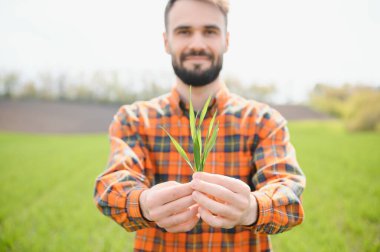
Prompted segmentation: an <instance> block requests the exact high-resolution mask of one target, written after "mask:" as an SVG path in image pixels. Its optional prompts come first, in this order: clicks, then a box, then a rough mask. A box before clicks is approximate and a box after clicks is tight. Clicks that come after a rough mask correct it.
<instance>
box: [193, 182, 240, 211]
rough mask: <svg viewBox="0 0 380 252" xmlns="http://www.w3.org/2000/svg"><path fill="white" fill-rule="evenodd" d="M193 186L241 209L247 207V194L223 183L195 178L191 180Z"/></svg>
mask: <svg viewBox="0 0 380 252" xmlns="http://www.w3.org/2000/svg"><path fill="white" fill-rule="evenodd" d="M191 186H192V188H193V189H194V190H196V191H199V192H203V193H206V194H209V195H212V196H214V197H215V198H217V199H220V200H222V201H224V202H227V203H229V204H232V205H234V206H236V207H238V208H239V209H245V208H246V207H247V204H246V197H245V195H239V194H237V193H234V192H232V191H230V190H228V189H227V188H225V187H223V186H221V185H218V184H213V183H209V182H207V181H204V180H200V179H194V180H193V181H192V182H191Z"/></svg>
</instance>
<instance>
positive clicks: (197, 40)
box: [164, 0, 229, 86]
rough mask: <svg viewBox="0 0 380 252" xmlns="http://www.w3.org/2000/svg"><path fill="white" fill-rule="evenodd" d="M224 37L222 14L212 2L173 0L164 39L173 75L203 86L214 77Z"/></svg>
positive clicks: (188, 83)
mask: <svg viewBox="0 0 380 252" xmlns="http://www.w3.org/2000/svg"><path fill="white" fill-rule="evenodd" d="M228 36H229V35H228V33H227V31H226V20H225V17H224V14H223V13H222V11H221V10H220V9H219V8H218V7H217V6H215V5H214V4H212V3H209V2H206V1H200V0H179V1H177V2H175V4H174V6H173V7H172V9H171V10H170V12H169V13H168V22H167V27H166V33H164V39H165V48H166V52H167V53H169V54H170V55H171V57H172V65H173V69H174V72H175V73H176V75H177V77H178V78H179V79H180V80H181V81H182V82H183V83H185V84H187V85H192V86H204V85H207V84H209V83H211V82H213V81H214V80H215V79H216V78H218V76H219V73H220V70H221V69H222V65H223V54H224V53H225V52H226V51H227V48H228Z"/></svg>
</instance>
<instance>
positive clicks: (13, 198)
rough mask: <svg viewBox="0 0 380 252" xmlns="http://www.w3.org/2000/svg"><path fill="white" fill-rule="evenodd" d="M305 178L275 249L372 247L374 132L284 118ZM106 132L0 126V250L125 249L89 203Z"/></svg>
mask: <svg viewBox="0 0 380 252" xmlns="http://www.w3.org/2000/svg"><path fill="white" fill-rule="evenodd" d="M290 130H291V134H292V142H293V143H294V145H295V146H296V149H297V154H298V160H299V162H300V164H301V166H302V167H303V170H304V172H305V174H306V176H307V188H306V191H305V193H304V195H303V197H304V198H303V201H304V207H305V211H306V219H305V222H304V223H303V224H302V225H301V226H299V227H297V228H295V229H293V230H291V231H289V232H287V233H284V234H280V235H274V236H272V241H273V244H274V249H275V251H318V252H319V251H380V216H379V215H380V183H379V178H380V148H379V146H380V134H379V133H355V134H349V133H346V132H345V131H344V130H343V127H342V125H341V124H340V123H338V122H297V123H291V124H290ZM108 148H109V147H108V139H107V136H106V135H86V136H83V135H67V136H39V135H28V134H14V133H5V132H3V133H1V134H0V160H1V165H0V172H1V183H0V191H1V192H2V193H1V196H0V251H131V248H132V246H133V233H126V232H125V231H123V229H122V228H120V227H119V226H118V225H116V224H115V223H114V222H112V221H110V220H109V219H107V218H106V217H103V216H102V215H101V214H100V212H98V210H97V209H96V208H95V205H94V203H93V201H92V194H93V186H94V180H95V177H96V176H97V175H98V174H99V173H100V172H101V171H102V170H103V168H104V166H105V163H106V160H107V155H108V151H109V149H108Z"/></svg>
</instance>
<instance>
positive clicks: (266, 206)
mask: <svg viewBox="0 0 380 252" xmlns="http://www.w3.org/2000/svg"><path fill="white" fill-rule="evenodd" d="M252 194H253V196H254V197H255V198H256V202H257V220H256V222H255V223H253V224H252V225H250V226H243V227H244V228H248V229H256V230H257V229H258V228H259V227H261V226H263V225H265V224H268V223H270V222H272V220H273V205H272V199H271V198H270V197H268V196H267V195H266V194H265V193H264V192H260V191H254V192H252Z"/></svg>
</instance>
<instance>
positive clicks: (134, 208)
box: [126, 189, 155, 227]
mask: <svg viewBox="0 0 380 252" xmlns="http://www.w3.org/2000/svg"><path fill="white" fill-rule="evenodd" d="M144 190H146V189H134V190H132V191H131V192H130V193H129V196H128V198H127V202H126V209H127V212H128V217H129V218H132V219H135V220H139V222H140V224H141V225H142V226H144V227H155V222H153V221H149V220H147V219H145V218H144V216H143V215H142V212H141V209H140V201H139V199H140V195H141V193H142V192H143V191H144Z"/></svg>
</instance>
